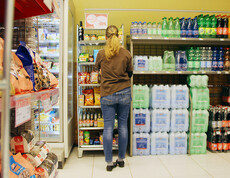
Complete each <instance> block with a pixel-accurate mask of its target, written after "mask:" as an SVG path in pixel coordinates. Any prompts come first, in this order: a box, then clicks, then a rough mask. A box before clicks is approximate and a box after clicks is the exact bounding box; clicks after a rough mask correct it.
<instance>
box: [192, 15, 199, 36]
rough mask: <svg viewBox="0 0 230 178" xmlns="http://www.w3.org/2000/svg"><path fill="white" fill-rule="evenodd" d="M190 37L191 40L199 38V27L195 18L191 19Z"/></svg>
mask: <svg viewBox="0 0 230 178" xmlns="http://www.w3.org/2000/svg"><path fill="white" fill-rule="evenodd" d="M192 37H193V38H198V37H199V26H198V22H197V17H195V18H194V19H193V29H192Z"/></svg>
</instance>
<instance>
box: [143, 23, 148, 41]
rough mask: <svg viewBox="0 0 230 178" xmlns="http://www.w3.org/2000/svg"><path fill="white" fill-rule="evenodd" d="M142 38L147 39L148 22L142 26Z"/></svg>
mask: <svg viewBox="0 0 230 178" xmlns="http://www.w3.org/2000/svg"><path fill="white" fill-rule="evenodd" d="M142 37H143V38H147V24H146V22H143V24H142Z"/></svg>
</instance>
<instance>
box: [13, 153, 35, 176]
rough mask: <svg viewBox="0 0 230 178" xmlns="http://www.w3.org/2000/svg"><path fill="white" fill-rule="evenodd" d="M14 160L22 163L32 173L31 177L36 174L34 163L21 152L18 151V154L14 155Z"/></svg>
mask: <svg viewBox="0 0 230 178" xmlns="http://www.w3.org/2000/svg"><path fill="white" fill-rule="evenodd" d="M13 157H14V160H15V161H16V162H18V163H19V164H20V165H22V166H23V167H24V168H26V169H28V171H29V173H30V177H31V176H35V175H34V173H35V168H34V167H33V165H32V164H31V163H30V162H29V161H27V160H26V159H25V158H23V156H22V155H21V153H18V154H16V155H14V156H13Z"/></svg>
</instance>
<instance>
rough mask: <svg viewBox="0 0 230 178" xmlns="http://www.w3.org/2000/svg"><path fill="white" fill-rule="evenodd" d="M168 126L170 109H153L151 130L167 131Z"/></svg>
mask: <svg viewBox="0 0 230 178" xmlns="http://www.w3.org/2000/svg"><path fill="white" fill-rule="evenodd" d="M169 128H170V111H169V110H168V109H153V110H152V111H151V131H152V132H168V131H169Z"/></svg>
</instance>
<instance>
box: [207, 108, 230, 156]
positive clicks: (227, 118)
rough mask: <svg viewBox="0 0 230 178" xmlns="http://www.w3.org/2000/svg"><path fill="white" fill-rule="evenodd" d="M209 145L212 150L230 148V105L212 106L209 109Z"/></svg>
mask: <svg viewBox="0 0 230 178" xmlns="http://www.w3.org/2000/svg"><path fill="white" fill-rule="evenodd" d="M207 145H208V149H209V150H210V151H212V152H227V151H229V150H230V107H228V106H212V107H211V108H210V109H209V129H208V142H207Z"/></svg>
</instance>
